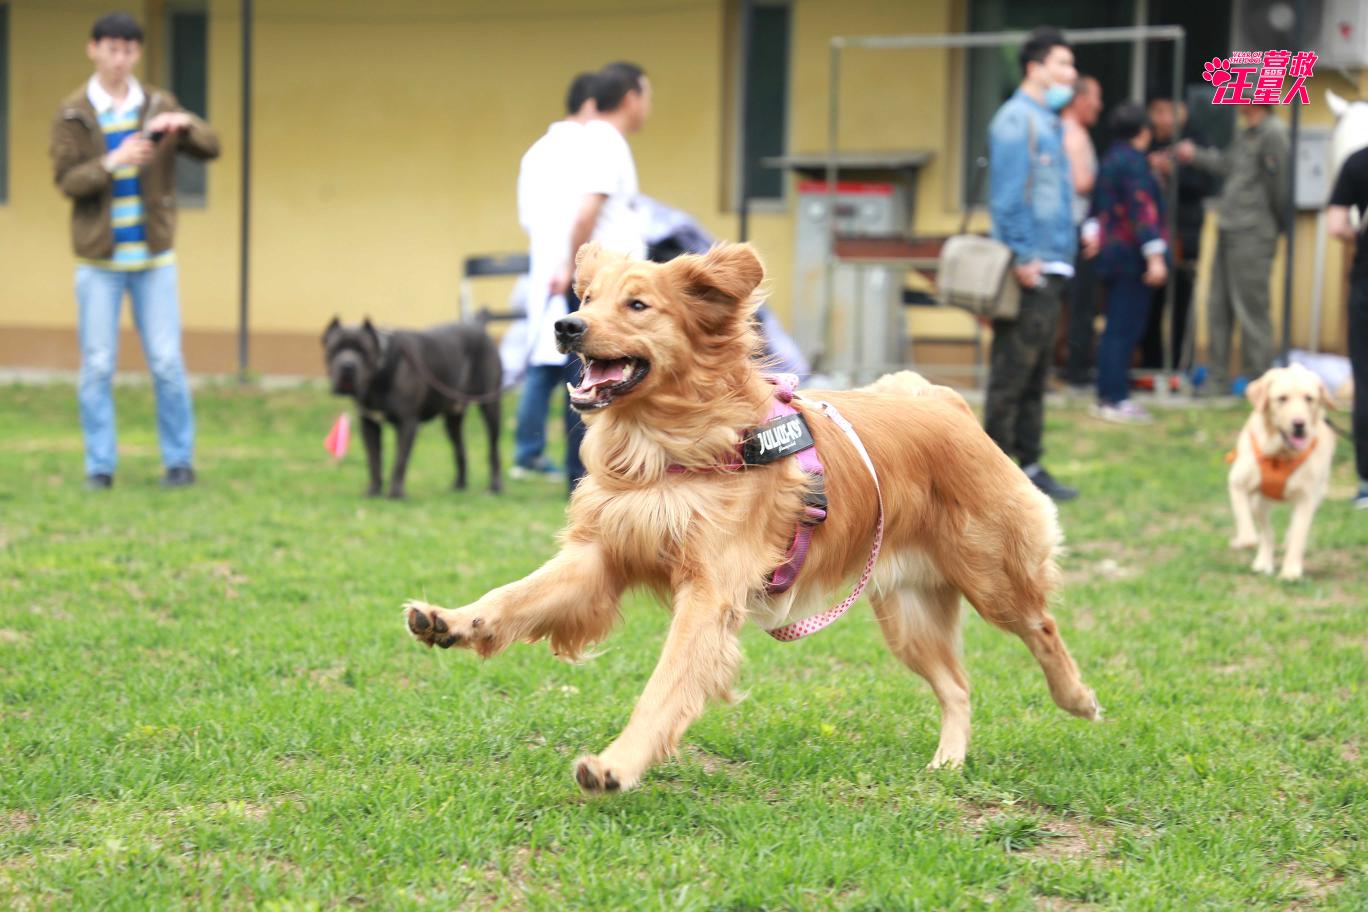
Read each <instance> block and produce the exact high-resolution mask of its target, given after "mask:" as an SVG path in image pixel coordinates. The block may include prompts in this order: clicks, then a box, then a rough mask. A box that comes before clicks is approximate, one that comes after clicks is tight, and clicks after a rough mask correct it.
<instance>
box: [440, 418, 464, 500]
mask: <svg viewBox="0 0 1368 912" xmlns="http://www.w3.org/2000/svg"><path fill="white" fill-rule="evenodd" d="M445 417H446V432H447V436H448V437H450V438H451V448H452V449H453V450H455V452H456V484H455V486H454V487H455V488H456V490H458V491H464V490H465V487H466V451H465V435H464V434H462V433H461V422H462V420H463V419H464V418H465V409H464V408H461V409H457V410H456V411H451V412H447V413H446V416H445Z"/></svg>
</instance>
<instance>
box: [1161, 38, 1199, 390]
mask: <svg viewBox="0 0 1368 912" xmlns="http://www.w3.org/2000/svg"><path fill="white" fill-rule="evenodd" d="M1182 103H1183V37H1182V36H1181V35H1179V36H1178V37H1177V38H1175V39H1174V42H1173V140H1172V142H1171V143H1170V145H1169V148H1170V149H1173V148H1176V147H1177V145H1178V143H1179V142H1180V141H1181V140H1182V136H1181V134H1180V133H1179V120H1178V116H1179V110H1180V108H1179V106H1180V105H1181V104H1182ZM1170 161H1172V162H1173V167H1172V169H1171V170H1170V171H1169V185H1168V187H1167V193H1166V194H1165V196H1167V197H1168V213H1167V216H1168V218H1167V221H1168V236H1169V252H1170V253H1172V252H1173V251H1174V250H1176V249H1177V248H1176V246H1175V245H1176V244H1177V243H1178V171H1179V165H1178V159H1177V157H1176V156H1171V157H1170ZM1169 259H1171V260H1172V261H1173V267H1172V268H1171V269H1169V273H1168V282H1167V283H1165V285H1164V313H1163V314H1162V315H1161V317H1160V320H1159V334H1160V336H1161V337H1162V338H1161V339H1160V342H1161V344H1162V346H1163V352H1164V370H1163V373H1162V374H1160V376H1159V386H1160V389H1156V390H1155V393H1156V394H1158V395H1159V396H1160V397H1164V396H1167V395H1168V394H1169V378H1170V377H1171V376H1172V375H1173V373H1174V368H1175V366H1176V365H1175V361H1176V359H1177V353H1176V352H1175V351H1174V350H1173V318H1174V306H1175V302H1176V301H1177V300H1178V291H1177V287H1178V270H1179V269H1181V268H1183V265H1182V264H1181V263H1179V262H1178V258H1177V257H1176V256H1170V257H1169ZM1190 306H1191V304H1189V307H1190Z"/></svg>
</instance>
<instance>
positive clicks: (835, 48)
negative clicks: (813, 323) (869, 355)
mask: <svg viewBox="0 0 1368 912" xmlns="http://www.w3.org/2000/svg"><path fill="white" fill-rule="evenodd" d="M842 44H843V42H842V40H841V39H840V38H833V39H831V75H830V78H829V79H828V80H827V92H828V93H829V94H828V97H827V160H826V226H827V243H826V257H825V258H824V260H823V263H822V308H821V311H820V323H821V325H820V327H819V330H820V334H819V338H820V339H821V342H820V345H821V348H820V349H818V350H817V351H816V352H814V353H813V356H812V369H813V371H817V370H819V365H821V364H822V362H823V361H824V360H825V359H826V354H827V348H828V346H829V345H830V344H831V314H832V310H833V308H834V306H835V298H836V272H835V270H836V263H835V260H836V176H837V171H836V147H837V143H838V140H837V136H838V118H839V117H840V107H841V106H840V103H839V98H840V94H841V47H842Z"/></svg>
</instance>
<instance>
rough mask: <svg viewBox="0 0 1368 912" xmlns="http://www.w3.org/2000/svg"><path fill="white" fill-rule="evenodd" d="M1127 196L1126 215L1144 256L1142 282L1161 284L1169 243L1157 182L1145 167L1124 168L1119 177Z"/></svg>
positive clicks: (1166, 268) (1165, 270) (1165, 275)
mask: <svg viewBox="0 0 1368 912" xmlns="http://www.w3.org/2000/svg"><path fill="white" fill-rule="evenodd" d="M1121 187H1122V192H1123V193H1124V194H1125V199H1126V219H1127V220H1128V221H1129V222H1130V224H1131V230H1132V232H1133V233H1134V235H1135V239H1136V240H1137V241H1138V242H1139V243H1140V255H1141V256H1143V257H1144V258H1145V275H1144V282H1145V284H1146V285H1153V286H1158V285H1162V284H1163V283H1164V282H1165V281H1166V280H1167V279H1168V265H1167V263H1166V262H1165V260H1164V255H1165V254H1166V253H1167V252H1168V243H1167V242H1166V241H1165V240H1164V230H1163V224H1162V222H1161V221H1160V219H1159V199H1158V192H1157V191H1158V186H1157V184H1156V182H1155V180H1154V178H1153V176H1151V175H1150V174H1149V172H1148V171H1147V170H1144V169H1143V168H1142V169H1141V170H1140V171H1139V172H1138V173H1136V172H1131V171H1129V170H1128V171H1127V172H1126V173H1125V174H1124V175H1123V176H1122V178H1121Z"/></svg>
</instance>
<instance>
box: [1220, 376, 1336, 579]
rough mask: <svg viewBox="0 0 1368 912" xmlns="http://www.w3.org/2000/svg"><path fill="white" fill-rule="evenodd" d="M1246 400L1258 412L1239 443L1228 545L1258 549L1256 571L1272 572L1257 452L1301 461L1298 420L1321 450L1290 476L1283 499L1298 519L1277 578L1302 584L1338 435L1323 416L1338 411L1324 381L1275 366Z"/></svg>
mask: <svg viewBox="0 0 1368 912" xmlns="http://www.w3.org/2000/svg"><path fill="white" fill-rule="evenodd" d="M1245 395H1246V396H1247V397H1248V399H1249V402H1250V404H1251V405H1252V406H1253V407H1254V411H1253V412H1252V413H1251V414H1250V416H1249V420H1248V421H1246V422H1245V425H1244V427H1243V428H1241V430H1240V436H1239V437H1238V438H1237V440H1236V443H1235V460H1234V462H1232V463H1231V466H1230V475H1229V478H1228V480H1227V487H1228V488H1229V491H1230V507H1231V511H1232V512H1233V513H1234V514H1235V537H1234V538H1232V539H1231V540H1230V546H1231V547H1232V548H1255V547H1257V549H1258V550H1257V552H1256V553H1255V556H1254V564H1253V569H1254V571H1255V572H1257V573H1272V572H1273V526H1272V524H1271V523H1270V522H1269V519H1268V508H1269V505H1270V501H1269V499H1268V498H1267V497H1265V496H1263V494H1262V493H1261V492H1260V489H1259V481H1260V468H1259V461H1258V459H1257V458H1256V451H1257V452H1259V453H1262V454H1264V455H1265V456H1267V457H1273V458H1290V457H1292V456H1294V455H1296V452H1297V451H1295V450H1294V447H1293V446H1291V445H1290V443H1289V441H1290V440H1291V439H1293V432H1294V430H1295V428H1296V424H1297V422H1300V423H1301V425H1302V427H1303V428H1304V429H1305V430H1304V434H1305V436H1306V437H1307V439H1308V440H1314V441H1315V449H1313V450H1311V452H1310V454H1309V455H1308V456H1307V457H1306V461H1305V462H1303V463H1302V464H1301V465H1300V466H1298V467H1297V468H1296V469H1295V470H1294V471H1293V472H1292V474H1291V475H1290V476H1288V478H1287V485H1286V487H1285V488H1284V491H1283V499H1284V500H1286V501H1287V502H1288V503H1289V504H1291V505H1292V519H1291V521H1290V522H1289V523H1288V526H1287V539H1286V550H1285V552H1284V554H1283V563H1282V570H1281V572H1280V573H1279V574H1278V575H1279V576H1280V577H1281V578H1282V579H1285V580H1296V579H1301V577H1302V560H1303V559H1304V557H1305V555H1306V540H1307V537H1308V535H1309V534H1310V531H1311V520H1312V519H1313V518H1314V517H1315V515H1316V509H1317V508H1318V507H1319V506H1320V503H1321V501H1322V500H1324V499H1325V490H1326V487H1327V486H1328V485H1329V483H1330V465H1331V463H1332V462H1333V460H1334V455H1335V433H1334V431H1332V430H1331V429H1330V425H1329V424H1327V423H1326V421H1325V410H1326V409H1327V408H1333V407H1334V403H1333V401H1332V400H1331V398H1330V394H1329V392H1327V391H1326V389H1325V384H1324V383H1322V382H1321V380H1320V378H1319V377H1317V376H1316V375H1315V374H1313V373H1312V372H1311V371H1309V370H1307V369H1306V368H1305V367H1302V366H1301V365H1300V364H1294V365H1292V366H1291V367H1275V368H1273V369H1272V370H1270V371H1268V372H1267V373H1266V374H1264V375H1263V376H1262V377H1260V378H1259V379H1258V380H1255V381H1254V382H1253V383H1251V384H1249V386H1248V388H1247V389H1246V390H1245Z"/></svg>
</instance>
